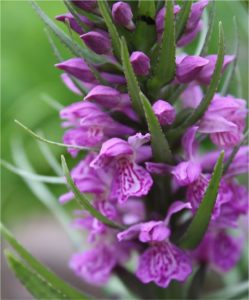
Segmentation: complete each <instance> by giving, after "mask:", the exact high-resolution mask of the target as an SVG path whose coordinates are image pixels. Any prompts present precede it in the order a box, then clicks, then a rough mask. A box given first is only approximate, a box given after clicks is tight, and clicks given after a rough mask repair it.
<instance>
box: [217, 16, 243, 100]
mask: <svg viewBox="0 0 249 300" xmlns="http://www.w3.org/2000/svg"><path fill="white" fill-rule="evenodd" d="M233 22H234V33H235V34H234V40H235V42H234V43H235V45H234V56H235V59H234V61H233V62H232V65H231V66H230V69H229V72H227V75H226V77H225V80H224V82H223V86H222V89H221V95H226V93H227V91H228V89H229V86H230V85H231V82H232V80H233V78H234V74H235V69H236V66H237V61H238V54H239V32H238V24H237V21H236V18H235V16H234V18H233Z"/></svg>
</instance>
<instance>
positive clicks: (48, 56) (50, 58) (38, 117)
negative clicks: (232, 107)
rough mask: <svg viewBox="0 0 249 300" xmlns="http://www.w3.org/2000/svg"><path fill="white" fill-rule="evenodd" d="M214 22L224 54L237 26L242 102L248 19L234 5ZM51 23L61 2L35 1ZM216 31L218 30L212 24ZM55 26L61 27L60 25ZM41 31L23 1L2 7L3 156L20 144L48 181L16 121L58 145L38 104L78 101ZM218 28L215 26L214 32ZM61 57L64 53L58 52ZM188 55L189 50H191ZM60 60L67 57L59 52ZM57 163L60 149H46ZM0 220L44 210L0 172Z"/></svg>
mask: <svg viewBox="0 0 249 300" xmlns="http://www.w3.org/2000/svg"><path fill="white" fill-rule="evenodd" d="M216 2H217V13H216V22H218V20H222V22H223V25H224V31H225V37H226V52H227V53H232V51H233V48H234V23H233V20H232V19H233V16H234V15H235V16H236V17H237V20H238V25H239V34H240V56H239V67H240V71H241V74H242V87H243V96H244V97H245V98H248V87H247V83H248V32H247V31H248V17H247V13H246V9H245V8H244V7H243V4H241V3H240V2H239V1H216ZM39 4H40V6H41V7H42V8H43V9H44V10H45V11H46V13H47V14H48V15H49V16H50V17H54V16H55V15H57V14H60V13H63V12H65V11H66V9H65V8H64V5H63V3H62V1H39ZM216 25H217V24H216ZM59 26H63V25H61V24H59ZM43 28H44V25H43V23H42V21H41V20H40V18H39V17H38V16H37V15H36V13H35V12H34V10H33V9H32V7H31V5H30V3H28V2H26V1H2V2H1V33H2V49H1V50H2V57H1V58H2V66H1V75H2V90H1V93H2V94H1V98H2V118H1V124H2V127H1V130H2V154H1V157H2V158H3V159H4V160H7V161H10V162H11V161H13V160H12V154H11V152H12V150H11V147H12V146H11V143H12V141H13V140H15V139H17V138H18V139H21V140H22V141H23V144H24V147H25V151H26V153H27V155H28V157H29V159H30V161H31V162H32V164H33V166H34V168H35V170H36V171H37V173H39V174H46V175H53V172H52V171H51V168H50V167H49V165H48V164H47V163H46V160H45V158H44V157H43V155H42V154H41V152H40V151H39V148H38V147H37V143H36V141H35V140H34V139H32V138H31V137H30V136H29V135H28V134H27V133H26V132H24V131H23V130H22V129H20V128H19V127H18V126H17V125H16V124H15V123H14V119H18V120H20V121H21V122H23V123H24V124H26V125H27V126H28V127H30V128H32V129H33V130H38V129H41V130H42V131H43V132H44V133H45V135H46V137H48V138H49V139H51V140H55V141H59V140H60V139H61V136H62V130H61V128H60V120H59V117H58V112H57V111H56V110H55V109H53V108H51V107H50V106H49V105H48V104H47V103H46V102H44V101H43V100H42V97H43V95H44V94H47V95H50V96H51V97H52V98H54V99H56V100H58V101H59V102H60V103H62V104H63V105H65V104H69V103H71V102H74V101H77V100H80V98H79V97H77V96H75V95H73V94H72V93H71V92H70V91H68V90H67V88H66V87H64V85H63V83H62V82H61V80H60V77H59V75H60V72H59V71H58V70H56V69H55V68H54V67H53V65H54V64H55V63H56V59H55V57H54V55H53V53H52V51H51V48H50V45H49V43H48V41H47V37H46V35H45V33H44V30H43ZM216 28H217V26H216ZM216 42H217V30H216V29H215V32H214V34H213V38H212V42H211V45H210V53H215V51H216V47H217V44H216ZM62 51H63V50H62ZM190 51H191V48H190ZM63 54H64V55H65V58H69V57H70V55H69V53H67V52H63ZM51 150H52V151H53V152H54V153H55V155H56V156H57V157H58V161H59V156H60V154H61V153H63V149H60V148H59V149H58V148H56V147H53V146H51ZM1 180H2V219H3V221H4V222H5V223H7V224H13V223H14V222H15V223H18V222H19V221H23V220H25V217H26V216H27V215H28V214H31V213H32V214H34V213H35V212H42V211H45V208H44V206H43V205H42V204H40V203H39V201H38V200H37V199H36V197H35V196H34V195H33V194H32V193H31V192H30V191H29V189H28V188H27V187H26V185H25V184H24V182H23V181H22V179H21V178H20V177H18V176H17V175H15V174H12V173H10V172H9V171H7V170H5V169H2V177H1ZM51 189H52V191H53V192H54V194H55V195H56V196H58V195H59V194H60V193H61V192H63V191H64V188H62V187H58V186H57V187H56V186H51Z"/></svg>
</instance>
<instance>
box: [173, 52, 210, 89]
mask: <svg viewBox="0 0 249 300" xmlns="http://www.w3.org/2000/svg"><path fill="white" fill-rule="evenodd" d="M208 63H209V60H208V59H205V58H202V57H200V56H194V55H193V56H185V57H184V58H183V59H180V60H179V59H178V60H176V78H177V80H178V81H179V82H180V83H189V82H191V81H193V80H195V79H196V78H197V77H198V74H199V72H200V71H201V70H202V68H203V67H205V66H206V65H207V64H208Z"/></svg>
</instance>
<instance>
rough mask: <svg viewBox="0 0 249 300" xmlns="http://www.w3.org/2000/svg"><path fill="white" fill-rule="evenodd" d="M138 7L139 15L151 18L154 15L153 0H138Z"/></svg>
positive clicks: (154, 6)
mask: <svg viewBox="0 0 249 300" xmlns="http://www.w3.org/2000/svg"><path fill="white" fill-rule="evenodd" d="M138 9H139V15H140V16H146V17H150V18H152V19H153V18H154V17H155V13H156V5H155V1H154V0H150V1H147V0H139V4H138Z"/></svg>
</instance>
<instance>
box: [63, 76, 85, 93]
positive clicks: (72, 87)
mask: <svg viewBox="0 0 249 300" xmlns="http://www.w3.org/2000/svg"><path fill="white" fill-rule="evenodd" d="M61 79H62V81H63V82H64V84H65V85H66V86H67V87H68V88H69V90H71V91H72V92H74V93H75V94H77V95H82V93H81V91H80V90H79V88H78V87H77V86H76V85H75V84H74V82H73V81H72V79H71V78H70V77H69V76H68V74H67V73H63V74H61Z"/></svg>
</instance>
